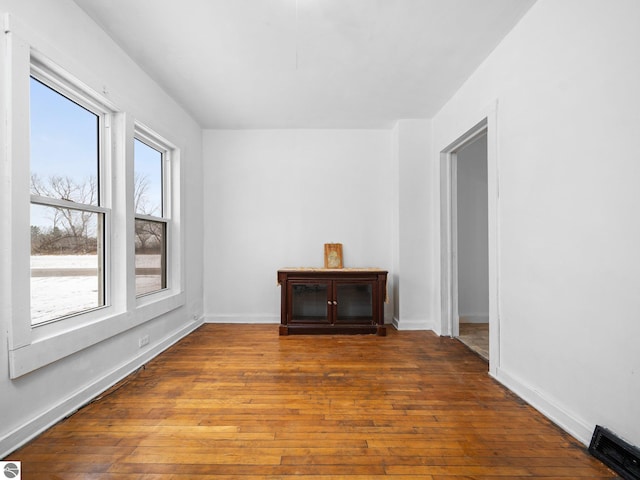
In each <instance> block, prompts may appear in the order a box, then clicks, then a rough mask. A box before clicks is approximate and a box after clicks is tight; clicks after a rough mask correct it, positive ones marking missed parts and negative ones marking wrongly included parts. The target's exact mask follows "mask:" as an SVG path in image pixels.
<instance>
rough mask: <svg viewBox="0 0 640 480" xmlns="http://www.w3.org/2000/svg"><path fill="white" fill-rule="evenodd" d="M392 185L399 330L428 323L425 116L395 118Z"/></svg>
mask: <svg viewBox="0 0 640 480" xmlns="http://www.w3.org/2000/svg"><path fill="white" fill-rule="evenodd" d="M392 134H393V139H394V144H393V149H394V151H393V162H394V176H393V182H392V183H390V184H389V186H390V187H391V188H392V189H393V191H394V196H395V198H394V215H395V220H394V235H395V240H394V268H393V278H394V288H395V291H394V295H395V297H394V299H395V302H396V303H395V305H394V315H395V318H394V324H395V326H396V328H398V329H399V330H418V329H432V328H433V326H434V318H433V317H432V316H431V308H433V306H432V305H431V303H432V302H430V299H431V298H432V297H433V292H434V290H435V289H434V284H433V276H432V275H431V272H433V264H431V263H430V260H431V259H432V257H433V254H432V253H433V252H432V248H433V239H432V235H433V230H432V229H430V228H429V216H427V215H422V214H420V215H416V214H415V212H416V209H426V210H429V209H431V208H432V207H433V204H434V202H435V197H434V195H433V190H432V189H430V188H428V185H427V181H428V179H429V176H428V171H429V158H430V155H431V121H430V120H400V121H398V123H397V124H396V125H395V127H394V129H393V132H392Z"/></svg>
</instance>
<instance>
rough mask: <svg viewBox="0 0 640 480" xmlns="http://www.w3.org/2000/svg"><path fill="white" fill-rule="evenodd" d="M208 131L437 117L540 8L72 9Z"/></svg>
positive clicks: (392, 0)
mask: <svg viewBox="0 0 640 480" xmlns="http://www.w3.org/2000/svg"><path fill="white" fill-rule="evenodd" d="M75 2H76V3H77V4H78V5H79V6H80V7H81V8H82V9H84V10H85V11H86V12H87V13H88V14H89V15H90V16H91V17H92V18H93V19H94V20H95V21H96V22H97V23H98V24H99V25H100V26H101V27H102V28H103V29H104V30H105V31H107V32H108V33H109V34H110V35H111V37H112V38H113V39H114V40H115V41H116V42H117V43H118V44H119V45H120V46H121V47H122V48H123V49H124V50H125V51H126V52H127V53H128V54H129V55H130V56H131V57H132V58H133V59H134V60H135V61H136V62H137V63H138V64H139V65H140V66H141V67H142V68H143V69H144V70H145V71H147V73H149V74H150V75H151V76H152V77H153V78H154V79H155V80H156V81H157V82H158V83H159V84H160V85H161V86H162V87H163V88H164V89H165V90H166V91H167V92H168V93H169V94H170V95H171V96H173V97H174V98H175V99H176V100H177V101H178V102H179V103H180V104H182V105H183V106H184V107H185V108H186V109H187V110H188V111H189V112H190V113H191V114H192V115H193V117H194V118H195V119H196V120H197V121H198V122H199V123H200V125H201V126H202V127H203V128H390V127H392V126H393V124H394V123H395V121H396V120H398V119H401V118H402V119H406V118H430V117H432V116H433V115H434V114H435V113H436V112H437V111H438V109H439V108H440V107H441V106H442V105H443V104H444V103H445V102H446V101H447V100H448V99H449V98H450V97H451V95H452V94H453V93H455V91H456V90H457V89H458V88H459V87H460V86H461V85H462V83H463V82H464V80H465V79H466V78H468V77H469V75H470V74H471V73H472V72H473V71H474V70H475V69H476V68H477V67H478V65H479V64H480V63H481V62H482V60H484V59H485V58H486V57H487V55H488V54H489V53H490V52H491V51H492V50H493V49H494V48H495V47H496V46H497V44H498V43H499V42H500V40H501V39H502V38H503V37H504V36H505V35H506V33H508V32H509V30H511V28H512V27H513V26H514V25H515V24H516V23H517V21H518V20H519V19H520V18H521V17H522V16H523V15H524V14H525V12H526V11H527V10H528V9H529V7H530V6H531V5H532V4H533V3H534V2H535V0H109V1H104V0H75Z"/></svg>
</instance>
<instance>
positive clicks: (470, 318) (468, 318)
mask: <svg viewBox="0 0 640 480" xmlns="http://www.w3.org/2000/svg"><path fill="white" fill-rule="evenodd" d="M459 319H460V323H489V315H471V314H469V315H462V314H461V315H460V316H459Z"/></svg>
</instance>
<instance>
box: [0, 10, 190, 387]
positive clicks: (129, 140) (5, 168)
mask: <svg viewBox="0 0 640 480" xmlns="http://www.w3.org/2000/svg"><path fill="white" fill-rule="evenodd" d="M16 30H17V31H18V34H16ZM25 38H29V34H28V32H27V31H26V30H25V31H22V30H20V28H18V29H15V28H13V29H12V28H11V25H10V22H9V18H8V17H5V28H4V36H3V45H2V47H3V48H2V50H3V52H2V54H1V57H0V61H1V62H2V66H3V67H4V79H3V85H4V89H3V90H4V91H3V92H1V93H2V96H3V98H2V103H1V106H2V120H3V121H4V122H5V125H6V126H7V128H6V133H4V134H3V135H4V136H5V137H4V140H5V144H6V148H5V149H4V156H3V158H2V162H1V164H0V179H2V182H3V188H2V189H0V202H1V203H2V206H0V208H1V209H2V213H3V218H6V219H7V222H8V225H7V226H8V228H5V229H0V230H1V232H0V262H1V263H2V265H3V269H2V272H1V273H0V287H1V288H0V303H1V304H2V307H0V308H1V309H0V315H2V317H3V321H4V323H5V324H6V325H7V326H8V332H7V333H8V343H9V376H10V378H17V377H20V376H22V375H24V374H26V373H29V372H31V371H34V370H36V369H38V368H41V367H43V366H45V365H48V364H50V363H53V362H55V361H57V360H60V359H62V358H64V357H67V356H69V355H72V354H74V353H76V352H79V351H81V350H83V349H85V348H87V347H90V346H92V345H95V344H97V343H99V342H102V341H104V340H106V339H108V338H111V337H113V336H115V335H117V334H119V333H122V332H124V331H126V330H129V329H131V328H134V327H136V326H138V325H140V324H142V323H145V322H147V321H149V320H152V319H154V318H156V317H158V316H160V315H162V314H165V313H167V312H169V311H171V310H174V309H176V308H179V307H181V306H182V305H184V304H185V293H184V288H183V286H184V271H183V270H184V268H183V262H182V258H183V245H184V241H183V233H182V230H181V229H180V228H179V224H180V222H179V219H180V213H181V210H180V209H181V202H180V192H181V188H180V181H181V176H180V161H179V160H180V154H179V150H178V149H177V148H175V147H174V151H173V153H172V155H173V158H172V159H171V168H170V172H168V175H173V177H172V179H171V181H172V187H173V188H172V189H171V202H172V205H171V212H173V216H172V225H173V226H172V229H171V230H172V232H171V234H172V237H176V238H172V241H171V244H172V247H171V248H172V252H171V267H172V269H173V272H172V276H171V277H172V280H171V285H170V288H167V289H165V290H163V291H162V292H160V294H157V295H149V296H146V297H141V298H139V299H136V298H135V264H134V254H133V223H134V216H133V214H132V209H131V208H127V207H130V206H131V205H132V203H133V200H132V196H133V192H132V189H131V188H127V186H132V185H133V165H132V158H133V137H134V127H133V125H134V123H133V120H132V118H131V117H130V116H129V115H128V114H126V113H123V112H118V110H117V109H116V108H115V106H113V105H111V104H110V102H108V101H107V100H106V99H103V98H102V96H101V95H99V94H97V93H96V91H97V90H95V89H92V88H90V87H88V86H87V85H85V84H83V83H82V82H80V81H77V80H74V79H73V77H72V75H69V74H68V73H67V72H66V71H64V70H63V69H62V68H60V67H58V66H57V65H56V64H54V63H53V62H52V61H50V60H48V58H47V57H45V56H44V55H42V54H40V53H39V52H38V51H36V50H35V49H34V48H33V47H32V45H31V44H30V43H29V42H28V41H25V40H24V39H25ZM34 68H35V69H44V70H45V72H50V73H51V79H53V80H56V79H57V80H60V79H63V80H64V82H63V86H64V84H68V85H69V88H70V89H71V92H65V94H69V95H71V96H73V90H74V89H78V90H79V91H80V92H82V93H83V94H85V95H83V97H82V98H83V100H86V98H85V96H86V97H88V98H93V99H94V100H95V101H96V102H97V104H98V105H100V106H102V107H103V108H106V109H107V111H109V112H112V113H110V117H111V123H110V126H109V128H111V129H112V130H111V134H110V137H111V138H110V140H109V141H105V142H103V143H104V148H105V149H107V152H105V153H107V154H109V155H114V156H115V157H119V160H117V161H116V159H115V158H114V160H112V161H108V160H107V161H104V162H102V163H103V166H102V168H103V170H102V171H101V172H100V174H101V175H102V176H103V178H111V179H114V181H113V183H112V185H111V186H107V188H106V189H105V190H104V193H103V194H104V196H103V199H102V200H103V204H104V205H105V208H107V209H110V210H111V218H110V222H109V223H110V227H109V228H108V229H107V232H106V234H105V237H106V238H105V249H108V250H110V252H111V255H110V261H108V262H105V269H106V275H107V278H108V280H107V281H108V282H109V283H110V284H111V286H112V287H113V285H120V287H119V288H107V291H108V292H110V297H111V298H110V299H109V298H107V300H110V305H108V306H107V307H103V308H99V309H96V310H92V311H89V312H87V313H84V314H79V315H75V316H73V317H68V318H65V319H64V320H62V321H59V322H54V323H51V324H45V325H41V326H36V327H32V325H31V311H30V310H31V309H30V280H31V278H30V271H29V264H30V249H29V248H27V247H25V246H27V245H30V205H31V194H30V185H29V179H30V165H29V162H28V161H18V160H17V159H28V158H29V148H30V147H29V130H30V125H29V91H30V89H29V77H30V76H31V73H32V71H33V69H34ZM40 73H42V72H38V74H40ZM61 93H62V92H61ZM143 128H146V127H143ZM125 159H126V161H125ZM123 185H124V186H123ZM5 187H6V188H5ZM101 195H102V194H101ZM116 230H117V231H118V232H121V233H122V232H125V234H119V235H115V234H114V232H115V231H116ZM116 258H117V259H121V260H115V259H116ZM168 267H169V266H168ZM122 285H125V287H122ZM168 287H169V285H168Z"/></svg>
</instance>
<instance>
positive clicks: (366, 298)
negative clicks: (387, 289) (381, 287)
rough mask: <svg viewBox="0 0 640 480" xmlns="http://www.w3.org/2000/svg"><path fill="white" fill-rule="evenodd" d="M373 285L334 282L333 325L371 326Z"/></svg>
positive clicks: (370, 283) (369, 283) (368, 283)
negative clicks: (334, 304) (334, 314)
mask: <svg viewBox="0 0 640 480" xmlns="http://www.w3.org/2000/svg"><path fill="white" fill-rule="evenodd" d="M373 291H374V290H373V283H372V282H361V283H346V282H345V283H343V282H336V285H335V292H336V302H337V305H336V306H337V311H336V319H335V323H340V324H371V322H372V321H373Z"/></svg>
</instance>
